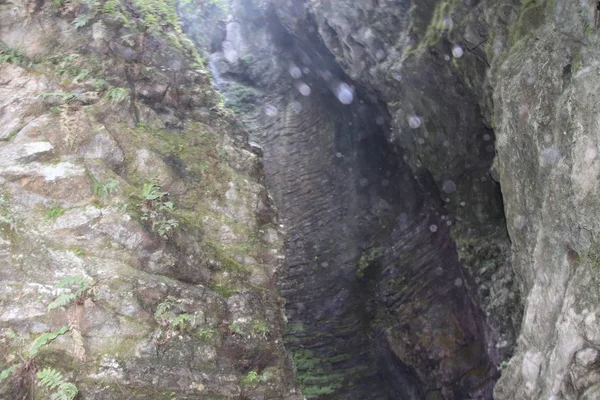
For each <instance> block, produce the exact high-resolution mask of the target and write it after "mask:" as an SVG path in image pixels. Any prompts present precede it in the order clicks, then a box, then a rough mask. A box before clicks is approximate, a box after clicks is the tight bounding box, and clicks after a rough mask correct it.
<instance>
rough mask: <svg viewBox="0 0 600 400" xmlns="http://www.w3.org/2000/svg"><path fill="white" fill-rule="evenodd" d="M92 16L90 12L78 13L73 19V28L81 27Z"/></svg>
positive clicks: (88, 21) (87, 22)
mask: <svg viewBox="0 0 600 400" xmlns="http://www.w3.org/2000/svg"><path fill="white" fill-rule="evenodd" d="M93 18H94V16H93V15H92V14H87V13H83V14H79V15H78V16H77V17H76V18H75V19H74V20H73V25H75V28H77V29H79V28H83V27H84V26H86V25H87V24H89V23H90V21H91V20H92V19H93Z"/></svg>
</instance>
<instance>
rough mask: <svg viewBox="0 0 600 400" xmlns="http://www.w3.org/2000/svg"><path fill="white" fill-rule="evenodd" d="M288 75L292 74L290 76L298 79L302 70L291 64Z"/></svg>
mask: <svg viewBox="0 0 600 400" xmlns="http://www.w3.org/2000/svg"><path fill="white" fill-rule="evenodd" d="M290 75H291V76H292V78H294V79H298V78H300V77H301V76H302V71H301V70H300V68H298V67H297V66H296V65H292V66H291V67H290Z"/></svg>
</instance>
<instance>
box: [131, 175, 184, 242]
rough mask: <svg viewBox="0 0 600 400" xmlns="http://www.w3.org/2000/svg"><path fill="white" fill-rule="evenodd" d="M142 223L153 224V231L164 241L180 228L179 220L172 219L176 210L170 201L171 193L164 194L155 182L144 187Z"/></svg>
mask: <svg viewBox="0 0 600 400" xmlns="http://www.w3.org/2000/svg"><path fill="white" fill-rule="evenodd" d="M140 195H141V198H142V202H141V204H140V208H141V210H142V221H149V222H151V227H152V231H153V232H155V233H157V234H158V235H159V236H160V237H162V238H163V239H168V238H169V235H170V234H171V233H172V232H173V230H174V229H175V228H177V227H178V226H179V222H177V220H175V219H173V218H170V213H171V212H172V211H173V210H174V209H175V205H174V204H173V202H172V201H170V200H168V196H169V193H167V192H164V191H163V190H162V187H161V186H160V185H159V184H157V183H155V182H147V183H144V185H143V186H142V191H141V194H140Z"/></svg>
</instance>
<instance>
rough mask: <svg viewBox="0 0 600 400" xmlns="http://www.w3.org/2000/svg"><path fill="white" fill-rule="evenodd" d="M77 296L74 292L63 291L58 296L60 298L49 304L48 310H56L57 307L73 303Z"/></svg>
mask: <svg viewBox="0 0 600 400" xmlns="http://www.w3.org/2000/svg"><path fill="white" fill-rule="evenodd" d="M76 298H77V295H76V294H74V293H63V294H61V295H60V296H58V298H57V299H56V300H54V301H53V302H52V303H50V304H48V310H54V309H56V308H61V307H64V306H66V305H68V304H69V303H71V302H72V301H73V300H75V299H76Z"/></svg>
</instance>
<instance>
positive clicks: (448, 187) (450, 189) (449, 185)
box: [442, 180, 456, 194]
mask: <svg viewBox="0 0 600 400" xmlns="http://www.w3.org/2000/svg"><path fill="white" fill-rule="evenodd" d="M442 190H443V191H444V192H446V193H448V194H450V193H454V192H456V183H454V181H451V180H447V181H444V183H443V184H442Z"/></svg>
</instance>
